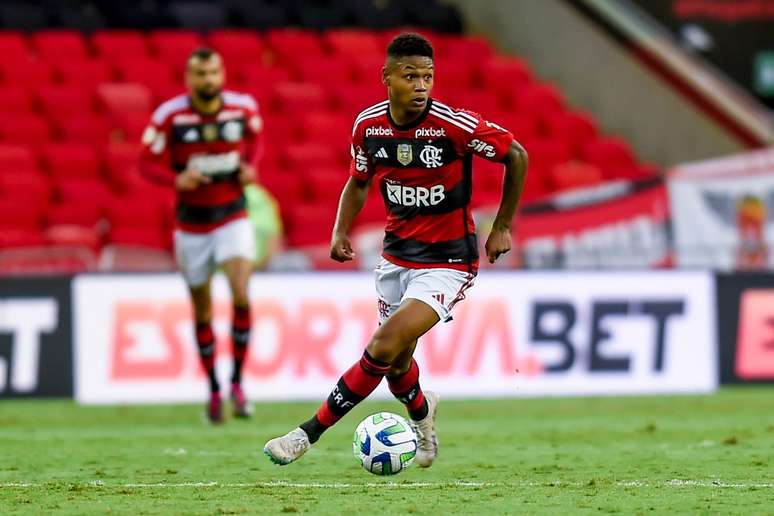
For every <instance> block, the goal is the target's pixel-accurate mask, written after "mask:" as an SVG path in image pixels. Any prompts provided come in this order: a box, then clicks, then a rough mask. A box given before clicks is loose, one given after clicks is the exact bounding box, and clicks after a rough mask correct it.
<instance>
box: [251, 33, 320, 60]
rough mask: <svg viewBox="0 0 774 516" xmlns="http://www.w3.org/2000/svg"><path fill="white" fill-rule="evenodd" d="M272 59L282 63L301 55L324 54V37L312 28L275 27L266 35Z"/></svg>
mask: <svg viewBox="0 0 774 516" xmlns="http://www.w3.org/2000/svg"><path fill="white" fill-rule="evenodd" d="M265 41H266V44H267V46H268V48H269V51H270V55H271V58H272V61H273V62H274V63H279V64H281V65H283V66H284V65H286V64H287V63H291V62H292V61H293V60H294V59H298V58H299V57H301V56H306V57H309V56H322V55H323V54H324V48H323V45H322V38H321V37H320V36H319V35H318V34H317V33H316V32H313V31H311V30H302V29H274V30H270V31H269V32H268V33H267V34H266V36H265Z"/></svg>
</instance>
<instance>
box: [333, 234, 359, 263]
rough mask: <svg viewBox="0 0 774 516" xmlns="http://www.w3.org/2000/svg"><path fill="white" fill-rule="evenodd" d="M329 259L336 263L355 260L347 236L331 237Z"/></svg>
mask: <svg viewBox="0 0 774 516" xmlns="http://www.w3.org/2000/svg"><path fill="white" fill-rule="evenodd" d="M331 258H333V259H334V260H336V261H337V262H342V263H343V262H348V261H350V260H354V259H355V252H354V251H353V250H352V242H350V241H349V237H348V236H347V235H333V238H332V239H331Z"/></svg>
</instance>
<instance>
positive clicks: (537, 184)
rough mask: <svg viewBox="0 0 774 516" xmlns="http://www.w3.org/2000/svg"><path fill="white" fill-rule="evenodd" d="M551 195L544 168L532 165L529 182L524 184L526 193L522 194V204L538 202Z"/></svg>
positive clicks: (528, 177) (528, 176) (528, 175)
mask: <svg viewBox="0 0 774 516" xmlns="http://www.w3.org/2000/svg"><path fill="white" fill-rule="evenodd" d="M550 194H551V188H550V187H549V186H548V185H547V184H546V173H545V172H544V171H543V169H542V168H540V167H533V166H531V165H530V168H529V173H528V174H527V181H526V182H525V183H524V191H523V192H522V194H521V200H522V202H524V203H531V202H538V201H541V200H543V199H545V198H546V197H548V196H549V195H550Z"/></svg>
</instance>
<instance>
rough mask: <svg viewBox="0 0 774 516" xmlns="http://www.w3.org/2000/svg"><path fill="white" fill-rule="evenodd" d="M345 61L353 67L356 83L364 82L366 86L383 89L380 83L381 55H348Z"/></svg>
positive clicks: (382, 63)
mask: <svg viewBox="0 0 774 516" xmlns="http://www.w3.org/2000/svg"><path fill="white" fill-rule="evenodd" d="M347 62H348V63H349V64H350V65H352V66H353V67H354V72H355V80H356V81H357V82H358V83H361V84H364V85H366V86H367V87H375V86H378V87H380V88H382V89H384V85H383V84H382V66H384V56H383V55H381V54H379V55H355V56H348V57H347Z"/></svg>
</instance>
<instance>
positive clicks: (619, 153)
mask: <svg viewBox="0 0 774 516" xmlns="http://www.w3.org/2000/svg"><path fill="white" fill-rule="evenodd" d="M582 156H583V157H584V158H585V159H586V161H588V162H589V163H591V164H593V165H596V166H597V167H599V169H600V170H601V171H602V174H603V175H604V177H605V178H607V179H617V178H630V177H632V176H636V175H638V170H639V169H638V166H637V159H636V158H635V156H634V153H633V152H632V150H631V147H629V145H628V144H627V143H626V142H625V141H623V140H622V139H620V138H616V137H602V138H597V139H594V140H591V141H590V142H588V143H587V144H586V145H585V146H584V147H583V150H582Z"/></svg>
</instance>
